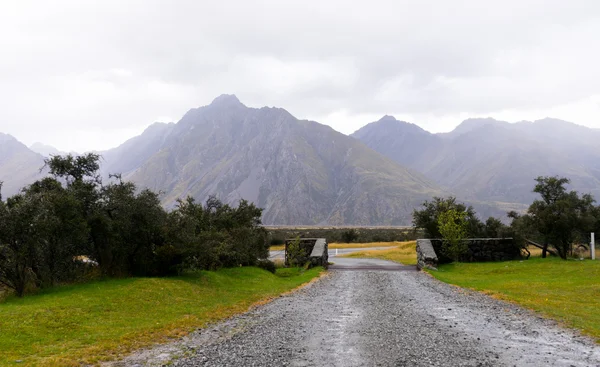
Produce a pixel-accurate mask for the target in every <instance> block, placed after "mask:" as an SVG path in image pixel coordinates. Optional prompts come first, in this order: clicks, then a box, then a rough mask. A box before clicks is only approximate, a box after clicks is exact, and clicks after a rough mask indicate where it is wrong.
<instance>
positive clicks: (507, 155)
mask: <svg viewBox="0 0 600 367" xmlns="http://www.w3.org/2000/svg"><path fill="white" fill-rule="evenodd" d="M415 126H416V125H412V124H408V123H406V122H402V121H397V120H395V119H391V118H389V117H387V118H386V121H383V122H382V120H380V121H378V122H375V123H371V124H369V125H366V126H365V127H363V128H362V129H360V130H358V131H357V132H355V133H354V134H353V135H352V136H353V137H355V138H357V139H358V140H360V141H362V142H363V143H365V144H366V145H367V146H369V147H371V148H372V149H374V150H376V151H378V152H380V153H382V154H384V155H386V156H388V157H390V158H392V159H393V160H395V161H396V162H398V163H400V164H404V165H407V166H409V167H412V168H414V169H416V170H418V171H419V172H421V173H423V174H424V175H425V176H427V177H429V178H431V179H433V180H435V181H436V182H437V183H438V184H440V185H442V186H444V187H446V188H448V189H449V190H450V191H452V192H455V193H457V194H458V195H459V196H461V197H464V198H466V199H468V200H476V201H484V202H502V203H517V204H519V203H520V204H530V203H531V202H532V201H533V200H534V199H535V198H536V195H535V194H534V193H532V188H533V186H534V181H533V179H534V178H535V177H537V176H540V175H543V176H548V175H560V176H566V177H569V178H570V179H571V180H572V185H571V187H572V188H573V189H576V190H578V191H580V192H583V193H592V194H594V195H595V196H596V197H597V198H599V199H600V150H599V149H598V148H597V147H596V145H597V142H599V141H600V132H599V131H598V130H596V129H590V128H586V127H583V126H579V125H576V124H573V123H570V122H566V121H561V120H557V119H549V118H547V119H543V120H538V121H534V122H528V121H522V122H518V123H508V122H504V121H497V120H494V119H489V118H488V119H469V120H466V121H464V122H463V123H462V124H460V125H459V126H458V127H457V128H456V129H454V131H452V132H450V133H445V134H431V133H429V132H427V131H425V130H422V129H419V130H417V129H415ZM399 142H405V144H400V143H399ZM503 205H506V204H503Z"/></svg>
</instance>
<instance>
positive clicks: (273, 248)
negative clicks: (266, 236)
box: [269, 241, 414, 251]
mask: <svg viewBox="0 0 600 367" xmlns="http://www.w3.org/2000/svg"><path fill="white" fill-rule="evenodd" d="M409 242H414V241H406V242H365V243H338V242H333V243H330V244H329V249H333V250H335V249H336V248H370V247H394V246H399V245H402V244H403V243H409ZM269 250H270V251H283V250H285V246H284V245H279V246H271V247H270V248H269Z"/></svg>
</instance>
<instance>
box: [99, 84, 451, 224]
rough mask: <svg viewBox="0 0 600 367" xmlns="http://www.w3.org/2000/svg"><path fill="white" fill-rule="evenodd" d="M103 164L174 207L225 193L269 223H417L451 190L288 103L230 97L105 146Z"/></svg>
mask: <svg viewBox="0 0 600 367" xmlns="http://www.w3.org/2000/svg"><path fill="white" fill-rule="evenodd" d="M104 159H105V165H106V166H107V167H110V168H103V170H112V171H115V172H116V171H119V170H120V171H121V172H124V173H125V175H124V177H125V178H126V179H129V180H132V181H134V182H136V183H137V184H138V185H140V186H142V187H149V188H151V189H153V190H157V191H158V190H160V191H162V192H164V196H163V198H164V199H163V202H164V204H165V205H166V206H173V205H175V201H176V200H177V199H178V198H184V197H186V196H188V195H191V196H193V197H195V198H197V199H198V200H199V201H203V200H205V199H206V198H207V197H208V196H209V195H211V194H215V195H217V196H219V197H220V198H221V199H223V200H225V201H227V202H230V203H236V202H237V201H238V200H239V199H242V198H244V199H247V200H250V201H252V202H254V203H256V204H257V205H258V206H260V207H263V208H264V216H263V220H264V222H265V223H266V224H338V225H341V224H362V225H372V224H382V225H383V224H387V225H407V224H410V223H411V213H412V210H413V208H414V207H416V206H417V205H419V204H420V203H421V202H422V201H423V200H424V199H428V198H430V197H431V196H432V195H441V194H443V191H442V190H441V189H440V188H439V187H438V186H437V185H436V184H434V183H432V181H430V180H428V179H426V178H425V177H424V176H423V175H421V174H419V173H417V172H416V171H413V170H411V169H408V168H405V167H403V166H401V165H399V164H397V163H395V162H394V161H392V160H391V159H388V158H386V157H384V156H383V155H380V154H379V153H376V152H375V151H373V150H371V149H369V148H367V147H366V146H365V145H364V144H362V143H360V142H358V141H357V140H355V139H353V138H350V137H348V136H346V135H343V134H341V133H339V132H337V131H335V130H333V129H332V128H330V127H329V126H326V125H321V124H319V123H317V122H313V121H303V120H298V119H296V118H295V117H294V116H292V115H291V114H290V113H289V112H287V111H286V110H284V109H281V108H267V107H263V108H260V109H256V108H248V107H246V106H245V105H243V104H242V103H241V102H240V101H239V100H238V99H237V98H236V97H235V96H232V95H223V96H220V97H218V98H216V99H215V100H214V101H213V102H212V103H211V104H210V105H208V106H204V107H200V108H195V109H192V110H190V111H188V112H187V113H186V114H185V116H184V117H183V118H182V119H181V120H180V121H179V122H178V123H177V124H169V125H164V124H163V125H153V127H151V128H149V129H148V130H146V132H144V133H143V134H142V135H140V136H138V137H136V138H134V139H132V140H130V141H128V142H126V143H125V144H123V145H122V146H120V147H118V148H116V149H113V150H110V151H107V152H105V153H104Z"/></svg>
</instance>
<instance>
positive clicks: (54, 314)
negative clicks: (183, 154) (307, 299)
mask: <svg viewBox="0 0 600 367" xmlns="http://www.w3.org/2000/svg"><path fill="white" fill-rule="evenodd" d="M321 271H322V269H321V268H314V269H310V270H308V271H300V270H298V269H278V271H277V273H276V274H275V275H274V274H271V273H269V272H267V271H265V270H261V269H258V268H246V267H244V268H233V269H223V270H219V271H216V272H209V271H203V272H198V273H193V274H188V275H185V276H180V277H173V278H128V279H111V280H106V281H97V282H92V283H87V284H79V285H71V286H64V287H57V288H54V289H51V290H49V291H47V292H45V293H42V294H38V295H33V296H28V297H25V298H22V299H19V298H15V297H9V298H8V299H7V300H5V301H4V302H3V303H0V366H5V365H13V364H15V361H17V360H21V361H22V363H19V365H20V366H23V365H25V366H80V365H81V364H97V363H99V362H101V361H104V360H111V359H116V358H118V357H119V356H120V355H123V354H127V353H129V352H131V351H133V350H135V349H139V348H142V347H146V346H149V345H152V344H155V343H160V342H165V341H167V340H169V339H170V338H177V337H181V336H183V335H186V334H187V333H189V332H191V331H193V330H195V329H196V328H198V327H202V326H205V325H206V324H208V323H211V322H216V321H219V320H222V319H224V318H227V317H230V316H232V315H234V314H238V313H242V312H245V311H246V310H248V308H250V307H251V306H252V305H253V304H260V303H264V302H265V301H266V300H268V299H269V298H272V297H276V296H278V295H280V294H282V293H284V292H288V291H290V290H292V289H294V288H296V287H298V286H300V285H301V284H303V283H306V282H308V281H310V280H311V279H313V278H314V277H316V276H317V275H319V274H320V272H321ZM279 275H281V276H279Z"/></svg>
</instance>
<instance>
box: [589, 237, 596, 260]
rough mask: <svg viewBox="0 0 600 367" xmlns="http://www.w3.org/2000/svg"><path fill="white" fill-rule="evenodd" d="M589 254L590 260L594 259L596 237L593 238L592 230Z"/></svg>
mask: <svg viewBox="0 0 600 367" xmlns="http://www.w3.org/2000/svg"><path fill="white" fill-rule="evenodd" d="M590 254H592V260H596V239H595V238H594V232H592V243H590Z"/></svg>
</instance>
